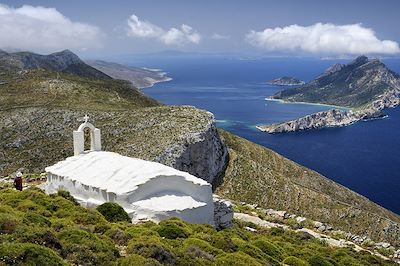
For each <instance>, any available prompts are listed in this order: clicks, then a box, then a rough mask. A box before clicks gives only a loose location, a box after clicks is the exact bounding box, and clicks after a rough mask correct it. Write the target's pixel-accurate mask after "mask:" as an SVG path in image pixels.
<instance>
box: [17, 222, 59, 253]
mask: <svg viewBox="0 0 400 266" xmlns="http://www.w3.org/2000/svg"><path fill="white" fill-rule="evenodd" d="M14 235H15V238H16V239H18V241H19V242H26V243H33V244H38V245H43V246H46V247H49V248H52V249H55V250H61V248H62V247H61V243H60V241H59V240H58V238H57V236H56V235H55V234H54V233H53V232H52V231H51V230H49V228H46V227H31V226H26V225H25V226H22V227H19V228H18V230H17V231H16V232H15V234H14Z"/></svg>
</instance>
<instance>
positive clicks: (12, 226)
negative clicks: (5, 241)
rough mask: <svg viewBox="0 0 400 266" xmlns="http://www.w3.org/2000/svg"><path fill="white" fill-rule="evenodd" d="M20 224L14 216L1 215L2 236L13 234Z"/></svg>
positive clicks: (0, 228)
mask: <svg viewBox="0 0 400 266" xmlns="http://www.w3.org/2000/svg"><path fill="white" fill-rule="evenodd" d="M19 224H20V220H19V219H18V218H17V217H15V216H14V215H11V214H7V213H0V234H12V233H14V231H15V230H16V228H17V227H18V225H19Z"/></svg>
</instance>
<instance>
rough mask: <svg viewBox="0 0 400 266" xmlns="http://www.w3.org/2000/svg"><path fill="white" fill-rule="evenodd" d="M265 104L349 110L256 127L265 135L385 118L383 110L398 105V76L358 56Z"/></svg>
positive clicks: (399, 102) (399, 83) (275, 95)
mask: <svg viewBox="0 0 400 266" xmlns="http://www.w3.org/2000/svg"><path fill="white" fill-rule="evenodd" d="M267 100H281V101H284V102H307V103H318V104H327V105H335V106H339V107H347V108H349V110H345V109H343V108H342V109H341V108H337V109H336V108H335V109H332V110H327V111H322V112H318V113H314V114H311V115H307V116H305V117H301V118H299V119H296V120H292V121H288V122H283V123H277V124H272V125H263V126H257V128H258V129H259V130H261V131H265V132H267V133H283V132H293V131H300V130H307V129H317V128H323V127H337V126H346V125H350V124H352V123H355V122H357V121H360V120H370V119H377V118H382V117H385V114H384V113H383V112H382V110H383V109H385V108H390V107H395V106H397V105H399V104H400V76H399V75H398V74H397V73H395V72H393V71H391V70H390V69H388V68H387V66H386V65H385V64H383V63H382V62H381V61H379V60H377V59H374V60H369V59H368V58H367V57H366V56H360V57H357V58H356V59H355V60H354V61H352V62H351V63H349V64H347V65H344V64H335V65H333V66H331V67H330V68H328V69H327V70H326V71H325V72H324V73H322V74H321V75H319V76H318V77H316V78H315V79H314V80H312V81H310V82H309V83H307V84H305V85H304V86H301V87H296V88H290V89H286V90H282V91H280V92H278V93H276V94H274V95H272V96H270V97H268V98H267Z"/></svg>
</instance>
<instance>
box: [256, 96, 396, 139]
mask: <svg viewBox="0 0 400 266" xmlns="http://www.w3.org/2000/svg"><path fill="white" fill-rule="evenodd" d="M399 104H400V90H397V89H396V90H392V91H388V92H386V93H385V94H383V95H381V96H380V97H379V99H378V100H375V101H373V102H372V103H371V104H369V105H368V107H367V108H364V109H358V110H357V109H356V110H354V111H353V110H340V109H332V110H328V111H322V112H318V113H314V114H311V115H307V116H305V117H301V118H299V119H296V120H292V121H288V122H284V123H278V124H272V125H265V126H257V128H258V129H259V130H261V131H264V132H267V133H272V134H274V133H284V132H295V131H302V130H308V129H318V128H325V127H341V126H347V125H351V124H353V123H355V122H358V121H361V120H363V121H365V120H371V119H378V118H383V117H385V116H386V115H385V114H384V113H383V112H382V110H383V109H385V108H393V107H396V106H398V105H399Z"/></svg>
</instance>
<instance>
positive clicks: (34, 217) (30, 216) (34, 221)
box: [23, 212, 51, 227]
mask: <svg viewBox="0 0 400 266" xmlns="http://www.w3.org/2000/svg"><path fill="white" fill-rule="evenodd" d="M23 222H24V224H30V225H36V226H45V227H49V226H51V221H50V220H49V219H47V218H46V217H44V216H43V215H40V214H36V213H33V212H27V213H26V214H25V215H24V218H23Z"/></svg>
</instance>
